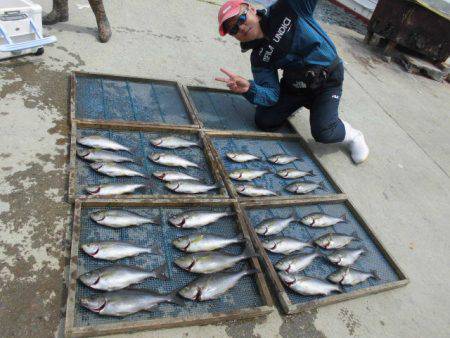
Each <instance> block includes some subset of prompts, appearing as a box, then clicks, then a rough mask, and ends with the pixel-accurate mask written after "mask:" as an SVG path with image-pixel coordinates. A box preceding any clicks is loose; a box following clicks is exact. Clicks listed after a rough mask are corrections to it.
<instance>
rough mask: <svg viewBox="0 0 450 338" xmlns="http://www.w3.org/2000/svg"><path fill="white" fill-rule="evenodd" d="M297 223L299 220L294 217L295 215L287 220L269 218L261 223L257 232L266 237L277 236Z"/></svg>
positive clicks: (256, 229)
mask: <svg viewBox="0 0 450 338" xmlns="http://www.w3.org/2000/svg"><path fill="white" fill-rule="evenodd" d="M295 221H297V219H296V218H295V217H294V214H292V215H291V216H289V217H287V218H268V219H265V220H264V221H262V222H261V223H259V224H258V226H257V227H256V228H255V231H256V233H257V234H259V235H264V236H269V235H276V234H278V233H280V232H281V231H283V230H284V229H285V228H287V227H288V226H289V224H291V223H292V222H295Z"/></svg>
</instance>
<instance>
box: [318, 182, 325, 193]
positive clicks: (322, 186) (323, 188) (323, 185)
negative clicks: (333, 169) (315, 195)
mask: <svg viewBox="0 0 450 338" xmlns="http://www.w3.org/2000/svg"><path fill="white" fill-rule="evenodd" d="M319 189H322V190H323V191H327V189H326V187H325V182H324V181H322V182H320V183H319Z"/></svg>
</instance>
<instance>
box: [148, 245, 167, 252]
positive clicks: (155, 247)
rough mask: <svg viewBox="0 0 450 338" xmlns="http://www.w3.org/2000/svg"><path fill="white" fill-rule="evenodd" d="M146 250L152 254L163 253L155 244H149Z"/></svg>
mask: <svg viewBox="0 0 450 338" xmlns="http://www.w3.org/2000/svg"><path fill="white" fill-rule="evenodd" d="M148 250H149V253H151V254H154V255H162V253H163V252H162V251H161V248H160V247H159V245H157V244H151V245H149V247H148Z"/></svg>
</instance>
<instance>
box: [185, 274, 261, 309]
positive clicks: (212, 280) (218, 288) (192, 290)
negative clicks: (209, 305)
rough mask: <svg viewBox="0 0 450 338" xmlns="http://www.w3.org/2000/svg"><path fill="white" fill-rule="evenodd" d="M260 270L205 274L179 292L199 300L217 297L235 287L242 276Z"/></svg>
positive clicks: (186, 296)
mask: <svg viewBox="0 0 450 338" xmlns="http://www.w3.org/2000/svg"><path fill="white" fill-rule="evenodd" d="M258 272H259V271H258V270H242V271H238V272H218V273H214V274H212V275H204V276H201V277H200V278H197V279H196V280H194V281H193V282H191V283H189V284H188V285H187V286H185V287H184V288H182V289H181V290H180V291H179V294H180V295H181V296H183V297H184V298H187V299H190V300H195V301H198V302H200V301H205V300H212V299H217V298H220V296H222V295H223V294H224V293H226V292H227V291H228V290H230V289H231V288H232V287H234V286H235V285H236V284H237V283H238V282H239V280H240V279H241V278H242V277H244V276H247V275H251V274H253V273H258Z"/></svg>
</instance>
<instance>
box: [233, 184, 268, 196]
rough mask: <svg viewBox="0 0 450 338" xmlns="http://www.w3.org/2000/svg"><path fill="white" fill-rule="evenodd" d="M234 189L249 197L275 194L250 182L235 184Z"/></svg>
mask: <svg viewBox="0 0 450 338" xmlns="http://www.w3.org/2000/svg"><path fill="white" fill-rule="evenodd" d="M236 190H237V192H238V193H239V194H241V195H244V196H250V197H259V196H277V194H276V193H275V192H273V191H272V190H269V189H266V188H263V187H258V186H256V185H251V184H244V185H237V186H236Z"/></svg>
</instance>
